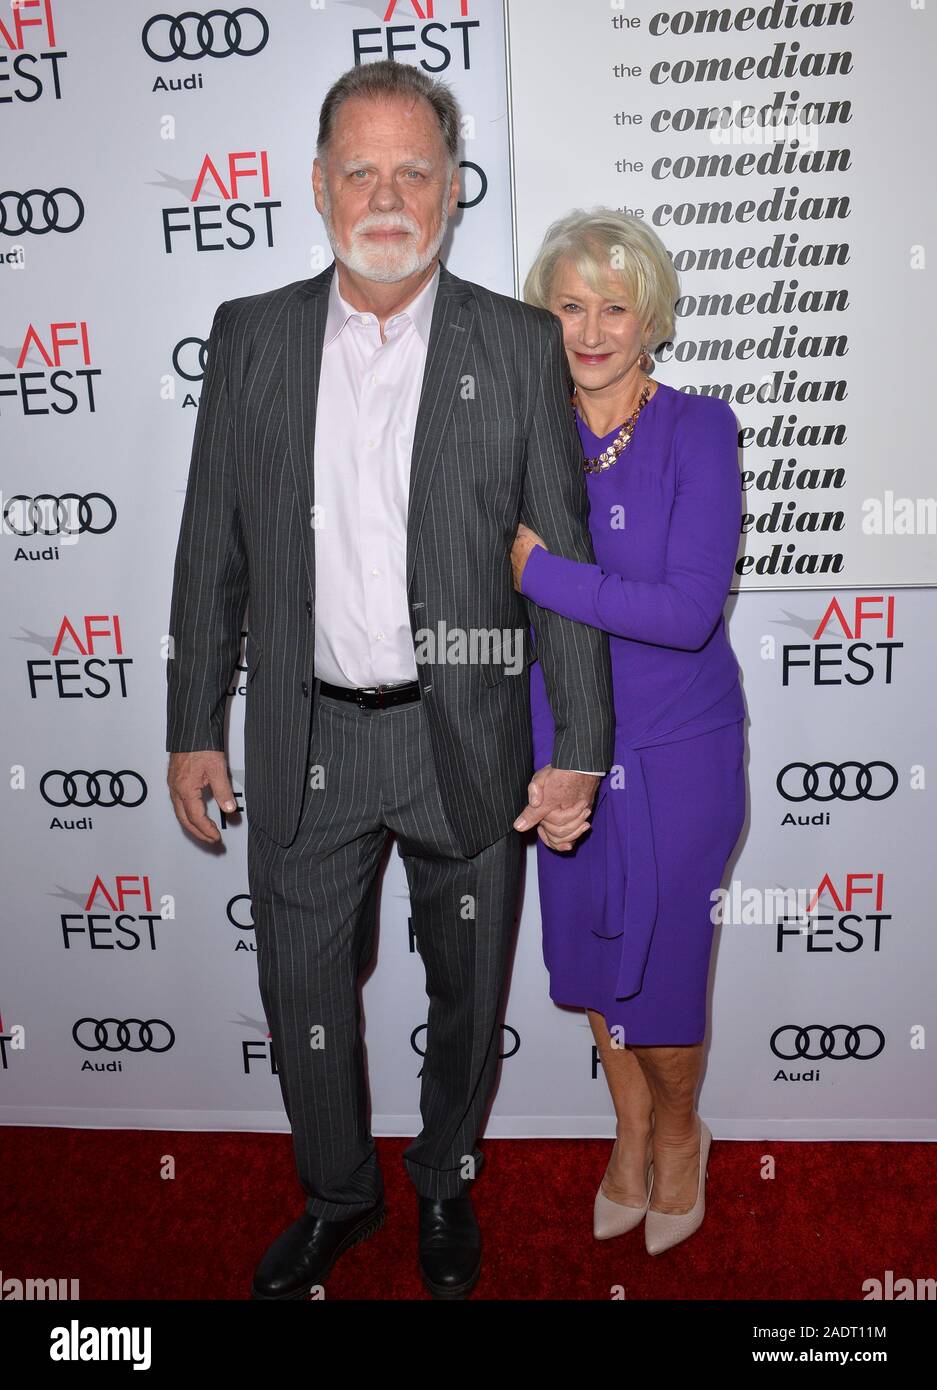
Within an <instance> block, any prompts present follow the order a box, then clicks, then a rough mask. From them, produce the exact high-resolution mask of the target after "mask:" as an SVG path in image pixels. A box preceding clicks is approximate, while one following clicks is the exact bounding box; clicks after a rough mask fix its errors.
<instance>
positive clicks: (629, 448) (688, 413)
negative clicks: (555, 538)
mask: <svg viewBox="0 0 937 1390" xmlns="http://www.w3.org/2000/svg"><path fill="white" fill-rule="evenodd" d="M678 295H679V284H678V281H677V277H676V273H675V271H674V269H673V266H672V263H671V261H670V258H669V256H668V255H667V252H666V249H665V248H664V246H663V244H662V243H661V241H660V239H659V238H658V237H657V236H656V234H655V233H654V232H653V231H651V230H650V229H649V228H648V227H647V226H646V225H645V224H644V223H643V222H642V221H640V220H639V219H637V218H634V217H631V216H629V215H627V214H624V213H619V212H615V211H613V210H605V209H597V210H595V211H593V212H590V213H585V212H582V211H577V212H575V213H573V214H571V215H570V216H568V217H566V218H563V219H562V220H561V221H559V222H557V223H554V225H553V226H552V227H551V228H550V230H549V232H548V233H547V236H546V238H545V240H544V243H543V246H542V247H541V249H540V252H539V254H538V256H537V258H536V261H535V262H534V265H533V267H532V268H531V271H530V274H529V276H528V278H527V282H526V285H525V295H524V297H525V299H526V300H527V302H528V303H532V304H535V305H538V306H539V307H542V308H546V309H549V310H550V311H551V312H552V313H554V314H555V315H556V316H557V318H559V320H560V322H561V324H562V325H563V330H564V337H565V346H566V352H567V357H568V360H569V366H570V371H571V374H572V380H573V383H574V390H573V395H572V405H571V409H572V410H574V411H575V421H576V425H577V427H578V430H579V437H580V441H581V443H582V454H583V469H584V472H585V481H586V488H587V491H588V495H589V502H590V523H589V524H590V530H591V534H592V541H593V546H594V550H595V557H596V563H595V564H594V565H592V564H583V563H581V562H579V561H576V560H570V559H567V558H565V557H563V556H561V555H556V554H552V553H551V552H550V550H549V546H548V543H547V542H546V541H544V540H543V539H542V538H541V537H540V536H538V535H536V534H535V533H534V532H532V531H530V530H528V529H527V528H526V527H523V526H522V527H520V528H519V530H518V534H517V538H516V540H515V543H514V547H513V550H512V554H511V562H512V567H513V571H514V582H515V587H517V588H518V589H519V590H520V592H521V593H522V594H524V595H525V596H526V597H527V598H529V599H531V600H532V601H533V602H534V603H535V604H537V605H538V606H539V607H541V608H549V609H552V610H553V611H554V612H556V613H561V614H563V615H564V616H565V617H568V618H572V619H574V620H575V621H577V622H581V623H588V624H590V625H591V626H593V627H598V628H601V629H602V630H603V631H604V632H607V633H608V637H609V648H610V653H611V662H612V683H613V693H614V703H615V719H616V741H615V755H614V766H613V767H612V768H611V769H610V770H609V771H607V772H606V775H604V776H603V777H602V779H601V781H600V783H599V789H598V793H597V796H596V799H595V805H594V809H593V811H592V813H591V824H590V820H589V818H588V817H589V812H588V810H587V811H586V812H585V813H584V814H583V815H578V816H574V817H573V818H572V819H569V820H567V821H566V822H565V823H563V824H559V823H558V822H557V821H554V822H552V823H551V821H550V818H549V817H548V818H547V819H545V820H544V821H542V822H541V823H540V825H539V827H538V836H539V843H538V845H537V853H538V868H539V881H540V911H541V920H542V924H543V954H544V961H545V963H546V966H547V969H548V971H549V975H550V994H551V997H552V998H553V999H554V1001H555V1002H556V1003H558V1004H567V1005H578V1006H580V1007H584V1008H586V1009H587V1010H588V1016H589V1021H590V1023H591V1026H592V1030H593V1033H594V1035H595V1039H596V1044H597V1046H598V1049H599V1054H600V1056H601V1058H602V1063H603V1068H604V1071H605V1076H606V1079H607V1081H608V1084H609V1088H610V1090H611V1094H612V1100H613V1103H614V1106H615V1114H616V1135H617V1138H616V1141H615V1145H614V1148H613V1149H612V1153H611V1156H610V1159H609V1163H608V1168H607V1170H606V1173H605V1176H604V1178H603V1181H602V1184H601V1186H600V1188H599V1191H598V1193H597V1194H596V1201H595V1211H594V1231H595V1235H596V1237H597V1238H599V1239H605V1238H608V1237H609V1236H613V1235H618V1234H620V1233H621V1232H623V1231H626V1230H630V1229H631V1228H632V1227H634V1226H637V1225H639V1224H640V1222H641V1221H642V1220H644V1222H645V1241H646V1246H647V1249H648V1251H650V1252H651V1253H652V1254H656V1253H658V1252H659V1251H661V1250H664V1249H667V1248H668V1247H670V1246H672V1245H675V1244H677V1242H678V1241H681V1240H684V1239H686V1237H687V1236H689V1235H691V1234H692V1232H693V1231H695V1230H696V1228H697V1227H698V1226H699V1224H700V1222H701V1221H702V1219H703V1215H704V1211H705V1169H706V1162H707V1157H708V1152H709V1145H710V1142H711V1139H712V1135H711V1133H710V1131H709V1129H708V1127H707V1125H706V1124H705V1122H704V1121H703V1120H701V1119H700V1118H699V1116H698V1115H697V1113H696V1091H697V1089H698V1085H699V1076H700V1064H701V1059H702V1044H703V1041H704V1037H705V1032H706V991H707V977H708V973H709V964H710V955H711V947H712V934H713V926H714V919H713V916H712V912H713V898H712V895H713V894H714V893H715V891H716V890H717V889H718V888H719V886H720V883H721V880H722V878H723V875H724V873H725V869H726V864H727V862H728V859H729V856H730V855H731V853H732V851H733V848H734V846H735V844H736V841H737V839H738V836H739V833H740V831H741V828H742V824H743V820H744V816H745V779H744V771H743V752H744V731H743V720H744V718H745V707H744V704H743V700H742V691H741V686H740V682H739V669H738V664H737V662H736V659H735V656H734V655H733V652H732V649H731V647H730V646H729V642H728V638H727V636H726V630H725V622H724V618H723V607H724V605H725V602H726V597H727V595H728V592H729V587H730V584H731V581H732V575H733V569H734V564H735V558H736V552H737V548H738V542H739V526H740V517H741V486H740V479H739V467H738V436H737V428H738V427H737V424H736V420H735V417H734V415H733V413H732V411H731V410H730V408H729V406H728V405H726V404H725V402H724V401H721V400H719V399H716V398H707V397H700V396H692V395H685V394H683V393H682V392H680V391H677V390H675V389H674V388H673V387H671V386H667V385H664V384H663V383H661V382H655V381H653V380H652V379H651V377H650V376H649V374H648V371H649V368H650V367H651V366H652V365H653V364H652V362H651V359H650V357H649V352H648V349H649V348H653V347H656V346H657V345H658V344H660V343H662V342H668V341H670V339H671V338H672V336H673V328H674V306H675V303H676V300H677V298H678ZM530 678H531V713H532V720H533V742H534V766H535V767H536V768H541V767H543V766H544V765H546V764H548V763H549V762H550V757H551V749H552V746H553V732H554V726H553V718H552V714H551V711H550V705H549V702H548V699H547V695H546V689H545V686H544V680H543V674H542V671H541V669H540V665H539V663H538V662H534V663H533V664H532V665H531V667H530ZM533 798H534V793H533V792H532V794H531V804H532V805H536V804H537V802H536V800H534V799H533ZM515 824H517V822H515Z"/></svg>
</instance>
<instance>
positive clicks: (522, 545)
mask: <svg viewBox="0 0 937 1390" xmlns="http://www.w3.org/2000/svg"><path fill="white" fill-rule="evenodd" d="M535 545H542V546H543V548H544V550H547V549H548V546H547V544H546V541H544V539H543V537H542V536H538V535H537V533H536V531H531V530H530V528H529V527H528V526H525V525H524V524H523V522H522V523H521V524H520V525H519V526H518V528H517V535H516V536H515V537H514V544H513V545H512V546H511V572H512V573H513V575H514V587H515V589H516V590H517V592H518V593H520V591H521V576H522V575H523V573H524V566H525V565H526V564H527V557H528V555H529V554H530V552H531V551H532V550H533V548H534V546H535Z"/></svg>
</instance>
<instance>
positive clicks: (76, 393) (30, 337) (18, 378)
mask: <svg viewBox="0 0 937 1390" xmlns="http://www.w3.org/2000/svg"><path fill="white" fill-rule="evenodd" d="M11 356H12V354H11ZM100 375H101V369H100V367H95V366H94V365H93V362H92V356H91V335H90V332H89V330H88V324H87V322H86V321H85V320H84V319H81V320H78V321H75V320H63V321H62V322H60V323H49V324H46V325H45V326H44V327H42V328H41V329H40V328H39V327H37V326H36V325H35V324H32V323H31V324H29V326H28V327H27V329H26V332H25V334H24V336H23V340H22V344H21V346H20V350H19V353H18V355H17V358H16V370H15V371H13V372H0V414H2V412H3V398H4V397H12V398H13V399H14V400H15V401H16V402H17V404H18V406H19V409H20V413H21V414H22V415H24V416H26V415H50V414H51V415H74V413H75V412H76V411H87V412H88V414H89V415H93V414H94V412H95V409H96V405H95V399H94V378H95V377H96V376H100Z"/></svg>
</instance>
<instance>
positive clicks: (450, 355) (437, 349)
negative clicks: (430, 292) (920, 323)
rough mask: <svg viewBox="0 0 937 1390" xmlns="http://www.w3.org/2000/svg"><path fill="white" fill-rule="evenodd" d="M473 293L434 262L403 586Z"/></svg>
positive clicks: (456, 380)
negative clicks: (434, 282)
mask: <svg viewBox="0 0 937 1390" xmlns="http://www.w3.org/2000/svg"><path fill="white" fill-rule="evenodd" d="M473 306H474V298H473V295H472V291H471V289H470V288H469V286H468V285H467V284H466V282H465V281H464V280H461V279H459V277H458V276H457V275H453V274H452V273H451V271H448V270H447V269H446V267H445V266H444V265H442V264H441V263H440V267H439V285H438V286H437V289H436V302H435V304H434V305H433V318H432V322H431V324H430V332H429V343H428V345H427V348H426V367H425V369H424V372H423V386H422V390H421V392H420V404H419V408H418V410H417V416H416V428H415V430H414V432H413V451H412V453H411V455H410V496H409V501H408V507H407V590H408V592H409V589H410V584H411V581H412V579H413V568H414V565H415V564H416V552H417V543H418V541H419V538H420V526H421V525H422V522H423V513H424V511H425V510H426V499H427V498H428V496H429V491H430V484H431V483H432V480H433V474H434V472H435V470H436V468H437V467H438V465H439V460H440V458H441V456H442V452H443V446H444V442H445V433H446V430H445V426H446V421H447V420H448V418H449V415H450V413H451V411H452V408H453V406H454V405H455V404H456V402H457V398H458V391H459V386H460V384H461V381H462V369H463V366H464V363H465V360H466V356H467V354H468V345H469V341H470V339H471V336H472V321H473V317H474V314H473Z"/></svg>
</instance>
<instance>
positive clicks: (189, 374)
mask: <svg viewBox="0 0 937 1390" xmlns="http://www.w3.org/2000/svg"><path fill="white" fill-rule="evenodd" d="M186 348H187V349H188V351H187V352H186V363H185V366H183V365H182V353H183V350H184V349H186ZM193 356H194V357H195V361H194V362H191V361H189V360H188V359H189V358H191V357H193ZM207 365H208V344H207V342H206V341H205V339H204V338H182V339H181V340H180V341H179V342H178V343H176V346H175V347H174V348H173V351H172V369H173V371H174V372H175V373H176V375H177V376H181V377H182V379H183V380H184V381H201V380H202V378H203V377H204V375H205V368H206V367H207Z"/></svg>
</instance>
